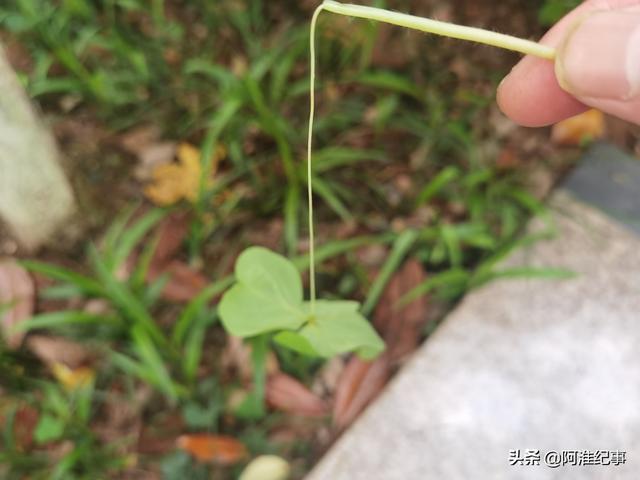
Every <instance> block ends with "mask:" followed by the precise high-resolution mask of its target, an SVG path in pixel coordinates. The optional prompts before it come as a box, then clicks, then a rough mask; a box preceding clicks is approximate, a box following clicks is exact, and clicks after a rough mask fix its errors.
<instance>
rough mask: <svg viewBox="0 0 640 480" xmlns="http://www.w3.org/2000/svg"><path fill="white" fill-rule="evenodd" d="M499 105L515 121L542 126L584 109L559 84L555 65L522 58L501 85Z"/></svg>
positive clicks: (530, 125) (530, 58) (529, 125)
mask: <svg viewBox="0 0 640 480" xmlns="http://www.w3.org/2000/svg"><path fill="white" fill-rule="evenodd" d="M497 102H498V106H499V107H500V109H501V110H502V112H503V113H504V114H505V115H507V116H508V117H509V118H511V119H512V120H513V121H514V122H516V123H517V124H519V125H522V126H525V127H543V126H546V125H550V124H552V123H556V122H558V121H560V120H563V119H565V118H569V117H571V116H573V115H577V114H578V113H581V112H583V111H585V110H586V109H587V107H585V106H584V105H583V104H582V103H580V102H579V101H578V100H576V99H575V98H573V97H572V96H571V95H569V94H568V93H566V92H565V91H564V90H562V89H561V88H560V86H559V85H558V81H557V79H556V76H555V72H554V65H553V63H552V62H550V61H548V60H543V59H538V58H533V57H525V58H524V59H522V60H521V61H520V63H519V64H518V65H516V67H515V68H514V69H513V70H512V71H511V73H510V74H509V75H507V76H506V77H505V78H504V80H503V81H502V82H501V83H500V86H499V87H498V92H497Z"/></svg>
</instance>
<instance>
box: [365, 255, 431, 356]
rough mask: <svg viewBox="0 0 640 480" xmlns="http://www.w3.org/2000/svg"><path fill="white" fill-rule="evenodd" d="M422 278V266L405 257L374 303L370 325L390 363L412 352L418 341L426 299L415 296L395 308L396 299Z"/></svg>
mask: <svg viewBox="0 0 640 480" xmlns="http://www.w3.org/2000/svg"><path fill="white" fill-rule="evenodd" d="M425 278H426V274H425V272H424V269H423V268H422V265H421V264H420V263H419V262H418V261H416V260H408V261H407V262H405V263H404V265H403V266H402V268H401V269H400V270H399V271H398V272H397V273H396V274H395V275H394V276H393V277H392V278H391V280H390V281H389V283H388V284H387V287H386V288H385V291H384V292H383V294H382V296H381V297H380V301H379V302H378V306H377V308H376V311H375V313H374V321H373V324H374V326H375V327H376V330H377V331H378V332H379V333H380V336H381V337H382V338H383V340H384V341H385V344H386V346H387V349H386V352H387V355H388V358H389V361H390V362H391V363H392V364H395V363H396V362H398V361H400V360H402V359H403V358H404V357H405V356H406V355H408V354H409V353H411V352H413V351H414V350H415V349H416V348H417V347H418V344H419V343H420V336H421V332H422V328H423V325H424V322H425V320H426V319H427V308H428V300H427V299H426V298H425V297H419V298H417V299H416V300H414V301H412V302H411V303H409V304H407V305H405V306H404V307H398V300H400V298H402V296H403V295H405V294H406V293H407V292H409V291H410V290H411V289H412V288H414V287H415V286H416V285H420V284H421V283H422V282H424V280H425Z"/></svg>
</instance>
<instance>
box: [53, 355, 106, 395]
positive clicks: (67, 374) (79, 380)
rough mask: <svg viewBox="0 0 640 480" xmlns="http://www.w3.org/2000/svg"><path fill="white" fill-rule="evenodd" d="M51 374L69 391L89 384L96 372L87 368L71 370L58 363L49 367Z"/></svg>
mask: <svg viewBox="0 0 640 480" xmlns="http://www.w3.org/2000/svg"><path fill="white" fill-rule="evenodd" d="M51 372H52V373H53V376H54V377H56V380H58V382H59V383H60V384H61V385H62V386H63V387H64V388H66V389H67V390H69V391H73V390H77V389H78V388H81V387H84V386H87V385H89V384H91V383H92V382H93V380H94V379H95V376H96V372H95V371H94V370H93V369H91V368H89V367H79V368H75V369H71V368H69V367H67V366H66V365H65V364H64V363H58V362H55V363H53V364H52V365H51Z"/></svg>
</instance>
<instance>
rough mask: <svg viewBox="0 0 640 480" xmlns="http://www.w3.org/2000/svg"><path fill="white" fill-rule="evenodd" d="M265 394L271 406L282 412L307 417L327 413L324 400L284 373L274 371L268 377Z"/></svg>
mask: <svg viewBox="0 0 640 480" xmlns="http://www.w3.org/2000/svg"><path fill="white" fill-rule="evenodd" d="M265 396H266V400H267V403H268V404H269V405H270V406H271V407H273V408H275V409H277V410H282V411H283V412H287V413H293V414H295V415H304V416H307V417H321V416H324V415H326V414H327V405H326V403H325V402H324V400H322V399H321V398H320V397H318V396H317V395H316V394H315V393H313V392H311V390H309V389H308V388H307V387H305V386H304V385H303V384H302V383H300V382H299V381H298V380H296V379H294V378H292V377H290V376H289V375H286V374H284V373H276V374H274V375H271V376H270V377H269V378H268V380H267V386H266V393H265Z"/></svg>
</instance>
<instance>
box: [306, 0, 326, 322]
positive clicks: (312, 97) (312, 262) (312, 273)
mask: <svg viewBox="0 0 640 480" xmlns="http://www.w3.org/2000/svg"><path fill="white" fill-rule="evenodd" d="M323 8H324V5H320V6H319V7H318V8H316V11H315V12H313V18H312V19H311V32H310V39H309V57H310V59H309V61H310V62H311V68H310V70H311V72H310V77H309V88H310V92H309V132H308V135H307V201H308V202H309V290H310V292H311V294H310V297H311V313H313V312H314V311H315V306H316V258H315V257H316V253H315V252H316V248H315V237H314V228H313V189H312V186H311V181H312V169H311V151H312V145H313V119H314V118H315V113H316V25H317V23H318V16H319V15H320V12H322V10H323Z"/></svg>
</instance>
